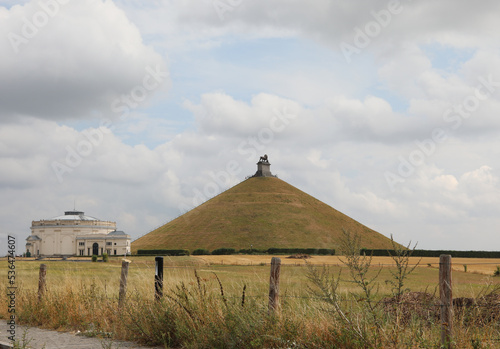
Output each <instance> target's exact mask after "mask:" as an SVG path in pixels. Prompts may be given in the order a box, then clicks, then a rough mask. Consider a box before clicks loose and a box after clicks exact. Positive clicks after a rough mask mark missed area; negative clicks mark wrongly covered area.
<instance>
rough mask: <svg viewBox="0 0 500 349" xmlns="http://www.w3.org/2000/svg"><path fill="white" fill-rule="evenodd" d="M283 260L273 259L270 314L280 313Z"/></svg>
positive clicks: (270, 280) (270, 281) (270, 282)
mask: <svg viewBox="0 0 500 349" xmlns="http://www.w3.org/2000/svg"><path fill="white" fill-rule="evenodd" d="M280 271H281V259H279V258H277V257H273V258H272V259H271V276H270V278H269V313H274V314H276V313H278V312H279V309H280V304H279V299H278V297H279V290H280Z"/></svg>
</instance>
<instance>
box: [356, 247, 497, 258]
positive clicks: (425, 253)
mask: <svg viewBox="0 0 500 349" xmlns="http://www.w3.org/2000/svg"><path fill="white" fill-rule="evenodd" d="M409 252H410V251H409ZM360 253H361V254H366V255H367V256H368V255H372V256H390V255H395V254H396V252H395V251H394V250H371V249H366V248H363V249H361V250H360ZM442 254H449V255H451V256H452V257H455V258H500V251H451V250H414V251H412V252H411V255H412V256H413V257H439V256H440V255H442Z"/></svg>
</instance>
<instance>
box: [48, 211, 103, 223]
mask: <svg viewBox="0 0 500 349" xmlns="http://www.w3.org/2000/svg"><path fill="white" fill-rule="evenodd" d="M50 220H60V221H99V219H97V218H95V217H91V216H85V212H82V211H74V210H73V211H65V212H64V216H57V217H54V218H51V219H50Z"/></svg>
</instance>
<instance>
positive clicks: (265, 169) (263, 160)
mask: <svg viewBox="0 0 500 349" xmlns="http://www.w3.org/2000/svg"><path fill="white" fill-rule="evenodd" d="M252 177H276V176H273V174H272V173H271V164H270V163H269V159H268V157H267V154H265V155H264V156H261V157H260V159H259V162H258V163H257V172H255V174H254V175H253V176H252Z"/></svg>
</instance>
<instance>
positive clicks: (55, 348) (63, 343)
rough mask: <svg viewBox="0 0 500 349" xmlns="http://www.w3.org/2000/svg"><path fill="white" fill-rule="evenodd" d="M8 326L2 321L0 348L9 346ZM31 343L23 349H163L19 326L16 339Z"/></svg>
mask: <svg viewBox="0 0 500 349" xmlns="http://www.w3.org/2000/svg"><path fill="white" fill-rule="evenodd" d="M7 330H8V326H7V322H6V321H5V320H2V321H0V348H2V346H1V344H9V340H8V338H7V337H8V336H9V334H8V333H7ZM24 333H26V336H25V338H26V339H27V340H28V341H29V344H28V345H27V346H24V347H23V346H22V345H21V348H32V349H42V348H43V349H108V348H109V349H111V348H113V349H118V348H134V349H160V348H161V347H154V348H153V347H143V346H140V345H138V344H135V343H131V342H124V341H116V340H111V339H99V338H90V337H85V336H79V335H76V334H75V333H70V332H57V331H51V330H43V329H40V328H37V327H26V326H17V329H16V339H17V340H19V341H20V343H21V344H22V337H23V334H24Z"/></svg>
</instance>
